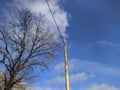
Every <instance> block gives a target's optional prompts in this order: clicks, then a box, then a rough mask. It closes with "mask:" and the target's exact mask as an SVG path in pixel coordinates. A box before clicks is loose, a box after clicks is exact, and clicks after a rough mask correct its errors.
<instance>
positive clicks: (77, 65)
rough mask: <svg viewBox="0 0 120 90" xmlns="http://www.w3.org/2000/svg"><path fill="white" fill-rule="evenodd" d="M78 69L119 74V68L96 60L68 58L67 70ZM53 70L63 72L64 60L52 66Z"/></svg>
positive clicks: (105, 73) (110, 74)
mask: <svg viewBox="0 0 120 90" xmlns="http://www.w3.org/2000/svg"><path fill="white" fill-rule="evenodd" d="M78 71H83V72H87V73H91V74H95V75H96V74H101V75H108V74H109V76H119V75H120V70H118V69H116V68H113V67H109V66H105V65H103V64H101V63H98V62H92V61H89V60H77V59H71V60H69V72H70V73H74V72H78ZM54 72H57V73H58V74H60V73H64V62H61V63H59V64H57V65H56V66H55V67H54Z"/></svg>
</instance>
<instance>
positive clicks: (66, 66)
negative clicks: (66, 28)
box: [46, 0, 70, 90]
mask: <svg viewBox="0 0 120 90" xmlns="http://www.w3.org/2000/svg"><path fill="white" fill-rule="evenodd" d="M46 2H47V5H48V8H49V11H50V13H51V15H52V18H53V20H54V22H55V25H56V27H57V30H58V32H59V34H60V36H61V40H62V42H63V45H64V63H65V81H66V90H70V86H69V75H68V56H67V46H66V43H65V41H64V38H63V36H62V34H61V31H60V28H59V26H58V24H57V21H56V19H55V16H54V15H53V13H52V10H51V8H50V5H49V2H48V0H46Z"/></svg>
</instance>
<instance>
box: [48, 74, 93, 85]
mask: <svg viewBox="0 0 120 90" xmlns="http://www.w3.org/2000/svg"><path fill="white" fill-rule="evenodd" d="M92 77H94V75H88V74H86V73H84V72H82V73H76V74H71V75H70V76H69V79H70V83H71V84H72V83H76V82H77V83H79V82H83V81H86V80H88V79H90V78H92ZM46 83H47V84H52V85H64V84H65V77H61V76H56V77H55V78H53V79H51V80H47V82H46Z"/></svg>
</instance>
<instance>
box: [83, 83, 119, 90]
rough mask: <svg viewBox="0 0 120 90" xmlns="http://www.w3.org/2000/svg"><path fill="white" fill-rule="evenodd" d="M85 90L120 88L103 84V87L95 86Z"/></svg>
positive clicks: (117, 89) (112, 89)
mask: <svg viewBox="0 0 120 90" xmlns="http://www.w3.org/2000/svg"><path fill="white" fill-rule="evenodd" d="M84 90H120V88H117V87H114V86H110V85H107V84H101V85H97V84H93V85H91V86H89V87H87V88H86V89H84Z"/></svg>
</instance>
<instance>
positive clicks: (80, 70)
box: [0, 0, 120, 90]
mask: <svg viewBox="0 0 120 90" xmlns="http://www.w3.org/2000/svg"><path fill="white" fill-rule="evenodd" d="M14 1H15V3H16V6H17V7H18V8H19V9H21V7H24V8H30V10H31V11H32V13H34V14H35V15H38V14H39V13H42V14H43V15H45V18H46V19H47V21H48V22H47V25H48V26H49V27H50V28H51V29H52V30H53V31H57V30H56V27H55V23H54V20H53V18H52V16H51V15H50V11H49V8H48V6H47V4H46V2H45V0H34V1H33V0H14ZM48 1H49V3H50V6H51V10H52V12H53V14H54V16H55V19H56V21H57V24H58V26H59V28H60V30H61V33H62V35H63V36H64V37H68V38H67V42H68V56H69V59H70V60H69V70H70V71H69V73H70V86H71V90H120V84H119V83H120V40H119V38H120V1H119V0H48ZM3 3H4V4H5V6H6V7H9V8H10V7H11V8H12V7H14V3H13V2H12V1H11V0H4V1H3ZM0 7H1V9H0V16H1V17H2V16H4V15H5V16H9V13H8V11H6V9H5V7H4V6H3V5H1V4H0ZM14 8H15V7H14ZM56 35H59V33H58V31H57V32H56ZM62 55H63V53H62V52H60V54H59V55H58V56H57V57H56V58H55V60H53V61H52V62H51V65H50V67H49V68H50V69H49V70H48V71H46V72H44V73H42V74H41V78H40V79H39V80H38V82H36V83H34V84H32V85H31V86H30V87H28V90H29V89H30V88H32V89H33V90H35V89H36V90H65V81H64V79H65V77H64V62H63V56H62Z"/></svg>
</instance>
